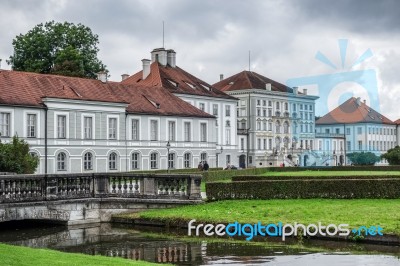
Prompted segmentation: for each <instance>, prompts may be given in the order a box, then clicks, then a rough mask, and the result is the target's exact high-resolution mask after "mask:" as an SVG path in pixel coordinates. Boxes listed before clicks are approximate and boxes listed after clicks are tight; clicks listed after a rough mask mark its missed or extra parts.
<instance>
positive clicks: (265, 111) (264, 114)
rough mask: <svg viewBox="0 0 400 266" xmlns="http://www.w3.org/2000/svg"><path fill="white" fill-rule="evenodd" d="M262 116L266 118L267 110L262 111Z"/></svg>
mask: <svg viewBox="0 0 400 266" xmlns="http://www.w3.org/2000/svg"><path fill="white" fill-rule="evenodd" d="M263 116H264V117H266V116H267V109H264V110H263Z"/></svg>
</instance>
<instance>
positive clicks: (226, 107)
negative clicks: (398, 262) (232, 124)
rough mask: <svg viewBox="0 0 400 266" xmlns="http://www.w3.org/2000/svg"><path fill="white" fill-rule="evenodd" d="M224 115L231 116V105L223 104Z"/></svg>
mask: <svg viewBox="0 0 400 266" xmlns="http://www.w3.org/2000/svg"><path fill="white" fill-rule="evenodd" d="M225 116H231V106H230V105H225Z"/></svg>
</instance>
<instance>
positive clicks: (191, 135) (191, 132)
mask: <svg viewBox="0 0 400 266" xmlns="http://www.w3.org/2000/svg"><path fill="white" fill-rule="evenodd" d="M182 122H183V141H185V142H190V141H192V139H193V129H192V121H189V120H183V121H182ZM185 123H188V124H189V140H188V139H186V127H185Z"/></svg>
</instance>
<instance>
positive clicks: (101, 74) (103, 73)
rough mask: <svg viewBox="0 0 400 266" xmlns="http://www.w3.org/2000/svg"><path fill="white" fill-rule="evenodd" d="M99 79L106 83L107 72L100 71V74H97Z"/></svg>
mask: <svg viewBox="0 0 400 266" xmlns="http://www.w3.org/2000/svg"><path fill="white" fill-rule="evenodd" d="M97 79H98V80H100V81H101V82H103V83H106V82H107V72H105V71H100V72H99V73H97Z"/></svg>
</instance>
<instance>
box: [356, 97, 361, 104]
mask: <svg viewBox="0 0 400 266" xmlns="http://www.w3.org/2000/svg"><path fill="white" fill-rule="evenodd" d="M356 103H357V105H358V106H361V98H360V97H357V99H356Z"/></svg>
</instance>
